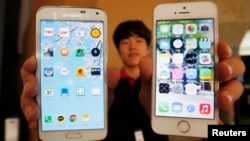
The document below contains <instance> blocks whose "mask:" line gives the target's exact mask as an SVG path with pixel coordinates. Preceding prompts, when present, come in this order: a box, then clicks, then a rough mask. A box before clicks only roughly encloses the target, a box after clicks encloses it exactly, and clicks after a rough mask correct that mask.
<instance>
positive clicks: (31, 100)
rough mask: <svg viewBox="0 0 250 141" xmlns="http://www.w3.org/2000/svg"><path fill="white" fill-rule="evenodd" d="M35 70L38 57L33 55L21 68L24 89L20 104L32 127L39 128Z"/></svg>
mask: <svg viewBox="0 0 250 141" xmlns="http://www.w3.org/2000/svg"><path fill="white" fill-rule="evenodd" d="M35 71H36V59H35V57H34V56H32V57H30V58H28V59H27V60H26V61H25V62H24V63H23V65H22V68H21V70H20V73H21V78H22V80H23V91H22V95H21V99H20V100H21V102H20V106H21V109H22V112H23V114H24V116H25V118H26V120H27V121H28V122H29V125H30V127H31V129H36V128H37V121H36V120H37V119H38V116H39V108H38V106H37V103H36V100H35V97H36V94H37V82H36V77H35Z"/></svg>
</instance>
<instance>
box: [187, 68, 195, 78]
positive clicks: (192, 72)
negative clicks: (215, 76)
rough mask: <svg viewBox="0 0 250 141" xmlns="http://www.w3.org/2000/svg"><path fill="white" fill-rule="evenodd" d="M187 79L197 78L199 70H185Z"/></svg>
mask: <svg viewBox="0 0 250 141" xmlns="http://www.w3.org/2000/svg"><path fill="white" fill-rule="evenodd" d="M185 74H186V78H187V79H196V78H197V70H196V69H193V68H188V69H186V71H185Z"/></svg>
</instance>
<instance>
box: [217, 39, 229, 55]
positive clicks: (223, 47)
mask: <svg viewBox="0 0 250 141" xmlns="http://www.w3.org/2000/svg"><path fill="white" fill-rule="evenodd" d="M217 52H218V56H219V59H220V60H223V59H226V58H229V57H231V56H232V54H233V51H232V49H231V48H230V46H229V45H228V44H227V43H226V42H224V41H219V43H218V49H217Z"/></svg>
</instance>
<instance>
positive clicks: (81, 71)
mask: <svg viewBox="0 0 250 141" xmlns="http://www.w3.org/2000/svg"><path fill="white" fill-rule="evenodd" d="M84 75H85V70H84V68H83V67H78V68H76V76H84Z"/></svg>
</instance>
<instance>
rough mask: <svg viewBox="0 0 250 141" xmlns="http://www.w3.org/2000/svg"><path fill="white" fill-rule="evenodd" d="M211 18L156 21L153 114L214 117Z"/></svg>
mask: <svg viewBox="0 0 250 141" xmlns="http://www.w3.org/2000/svg"><path fill="white" fill-rule="evenodd" d="M214 33H215V31H214V19H212V18H211V19H210V18H209V19H185V20H158V21H156V48H157V49H156V81H155V82H156V84H155V87H156V92H155V94H156V99H155V100H156V109H155V115H156V116H163V117H164V116H167V117H185V118H202V119H214V117H215V110H214V106H215V102H214V98H215V71H214V70H215V35H214Z"/></svg>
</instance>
